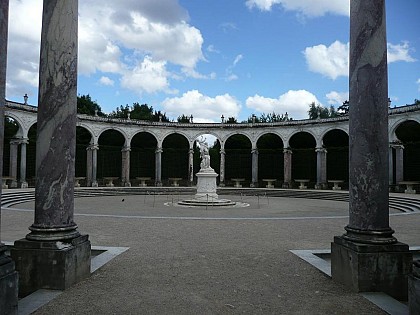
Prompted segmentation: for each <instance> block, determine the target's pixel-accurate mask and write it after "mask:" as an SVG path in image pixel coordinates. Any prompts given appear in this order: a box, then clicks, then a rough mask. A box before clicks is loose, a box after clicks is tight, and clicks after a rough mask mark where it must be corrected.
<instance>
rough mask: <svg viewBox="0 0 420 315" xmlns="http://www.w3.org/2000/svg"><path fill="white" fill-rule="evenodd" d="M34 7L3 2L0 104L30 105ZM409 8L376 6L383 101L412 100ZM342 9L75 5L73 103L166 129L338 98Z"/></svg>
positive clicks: (294, 111)
mask: <svg viewBox="0 0 420 315" xmlns="http://www.w3.org/2000/svg"><path fill="white" fill-rule="evenodd" d="M41 12H42V1H41V0H10V25H9V55H8V74H7V75H8V77H7V91H6V97H7V98H8V99H9V100H15V101H22V96H23V95H24V94H25V93H28V95H29V103H30V104H34V105H36V103H37V86H38V59H39V40H40V33H41ZM419 12H420V2H419V1H418V0H402V1H397V0H389V1H387V25H388V54H389V59H388V61H389V96H390V98H391V99H392V104H393V105H397V106H401V105H405V104H411V103H413V101H414V99H415V98H417V99H420V63H419V62H420V32H419V29H420V22H419V21H420V19H419V18H418V13H419ZM348 40H349V1H348V0H336V1H329V0H228V1H227V0H212V1H207V0H142V1H137V0H119V1H112V0H89V1H79V78H78V80H79V81H78V93H79V94H90V95H91V97H92V99H94V100H96V101H97V102H98V104H99V105H101V107H102V109H103V111H105V112H110V111H112V110H114V109H115V108H116V107H117V106H119V105H125V104H129V105H131V104H132V103H133V102H139V103H147V104H148V105H151V106H153V108H154V109H156V110H162V111H164V112H166V113H167V116H169V117H170V118H171V119H175V120H176V118H177V117H178V116H179V115H182V114H187V115H191V114H192V115H193V116H194V121H195V122H210V121H215V122H219V121H220V116H221V115H222V114H223V115H224V116H225V117H231V116H234V117H236V118H237V119H238V120H239V121H241V120H245V119H246V118H247V117H249V116H250V115H251V114H256V115H260V114H261V113H269V112H273V111H275V112H276V113H279V114H282V113H285V112H288V113H289V115H290V116H291V117H293V118H294V119H304V118H306V117H307V113H306V112H307V109H308V104H309V103H311V102H313V101H315V102H317V103H320V104H322V105H323V106H330V105H334V106H339V105H340V104H341V103H342V102H343V101H344V100H346V99H347V98H348Z"/></svg>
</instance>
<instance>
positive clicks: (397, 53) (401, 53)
mask: <svg viewBox="0 0 420 315" xmlns="http://www.w3.org/2000/svg"><path fill="white" fill-rule="evenodd" d="M410 51H412V49H411V48H410V45H409V43H408V42H406V41H405V42H403V43H402V44H397V45H393V44H391V43H388V63H391V62H396V61H405V62H415V61H416V59H414V58H413V57H411V56H410Z"/></svg>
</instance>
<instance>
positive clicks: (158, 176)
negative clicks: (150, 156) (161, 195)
mask: <svg viewBox="0 0 420 315" xmlns="http://www.w3.org/2000/svg"><path fill="white" fill-rule="evenodd" d="M162 152H163V149H162V147H160V146H158V147H157V148H156V151H155V166H156V167H155V186H158V187H161V186H162Z"/></svg>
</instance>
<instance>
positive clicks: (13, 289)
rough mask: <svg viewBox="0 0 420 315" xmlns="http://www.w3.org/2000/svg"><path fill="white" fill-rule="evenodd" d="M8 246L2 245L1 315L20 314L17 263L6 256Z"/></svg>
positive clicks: (0, 277)
mask: <svg viewBox="0 0 420 315" xmlns="http://www.w3.org/2000/svg"><path fill="white" fill-rule="evenodd" d="M5 250H6V246H4V245H3V244H0V296H1V299H0V314H11V315H15V314H18V278H19V277H18V273H17V272H16V271H15V263H14V262H13V260H12V259H11V258H10V257H8V256H6V255H5V253H4V252H5Z"/></svg>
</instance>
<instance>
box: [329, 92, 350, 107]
mask: <svg viewBox="0 0 420 315" xmlns="http://www.w3.org/2000/svg"><path fill="white" fill-rule="evenodd" d="M326 97H327V99H328V104H330V105H339V106H341V105H342V104H343V102H345V101H348V100H349V92H336V91H331V92H330V93H328V94H327V95H326Z"/></svg>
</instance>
